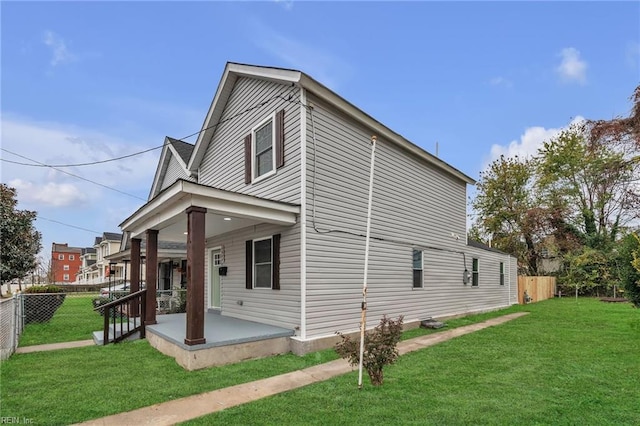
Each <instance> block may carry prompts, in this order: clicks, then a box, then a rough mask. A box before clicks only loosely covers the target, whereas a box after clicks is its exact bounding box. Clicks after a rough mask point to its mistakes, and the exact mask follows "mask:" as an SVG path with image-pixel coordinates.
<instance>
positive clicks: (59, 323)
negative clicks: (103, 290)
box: [19, 294, 103, 346]
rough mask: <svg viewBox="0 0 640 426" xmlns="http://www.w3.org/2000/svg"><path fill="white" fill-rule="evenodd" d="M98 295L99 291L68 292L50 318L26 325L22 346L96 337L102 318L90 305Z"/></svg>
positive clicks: (100, 327) (21, 338)
mask: <svg viewBox="0 0 640 426" xmlns="http://www.w3.org/2000/svg"><path fill="white" fill-rule="evenodd" d="M96 297H98V295H96V294H67V297H66V298H65V300H64V303H63V304H62V306H60V308H59V309H58V310H57V311H56V313H55V314H54V316H53V318H52V319H51V321H49V322H47V323H42V324H27V325H25V327H24V330H23V332H22V336H20V345H19V346H31V345H43V344H46V343H58V342H71V341H74V340H87V339H91V338H93V337H92V335H91V333H93V332H94V331H97V330H102V327H103V318H102V317H101V316H100V314H98V313H97V312H94V311H93V305H92V304H91V301H92V300H93V299H94V298H96Z"/></svg>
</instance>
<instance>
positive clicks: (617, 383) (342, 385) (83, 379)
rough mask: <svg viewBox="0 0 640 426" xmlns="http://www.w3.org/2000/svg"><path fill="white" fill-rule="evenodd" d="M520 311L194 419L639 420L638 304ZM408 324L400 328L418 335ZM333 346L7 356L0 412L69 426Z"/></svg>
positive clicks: (566, 302)
mask: <svg viewBox="0 0 640 426" xmlns="http://www.w3.org/2000/svg"><path fill="white" fill-rule="evenodd" d="M518 310H527V311H531V314H530V315H528V316H526V317H523V318H520V319H517V320H514V321H511V322H509V323H506V324H504V325H501V326H499V327H491V328H489V329H485V330H482V331H479V332H477V333H473V334H470V335H467V336H463V337H460V338H457V339H454V340H451V341H449V342H445V343H442V344H439V345H436V346H434V347H432V348H429V349H425V350H421V351H418V352H415V353H412V354H407V355H404V356H402V357H401V358H400V360H399V361H398V363H397V364H396V365H393V366H390V367H387V369H386V370H385V384H384V386H382V387H381V388H374V387H372V386H370V385H369V383H368V379H367V381H366V382H365V387H364V389H363V390H362V391H358V390H357V386H356V381H357V377H356V375H355V374H347V375H345V376H341V377H337V378H335V379H332V380H329V381H326V382H323V383H318V384H315V385H311V386H307V387H305V388H302V389H298V390H295V391H291V392H288V393H285V394H282V395H277V396H274V397H271V398H267V399H264V400H262V401H257V402H254V403H251V404H247V405H245V406H242V407H237V408H233V409H228V410H225V411H223V412H221V413H218V414H216V415H212V416H207V417H204V418H202V419H198V420H196V421H194V422H192V423H193V424H227V423H230V424H276V423H284V424H308V423H311V424H340V423H349V424H353V423H359V424H387V423H394V424H404V423H409V424H410V423H414V424H429V423H431V424H433V423H437V424H465V423H467V424H469V423H473V424H479V423H485V424H486V423H491V424H521V423H528V424H536V423H540V424H545V423H546V424H548V423H554V424H607V423H608V424H640V414H639V413H638V410H637V406H638V401H640V391H639V390H638V385H637V384H638V383H640V363H639V362H638V354H639V353H640V343H639V342H640V338H639V337H640V310H634V309H632V308H631V307H630V306H629V305H627V304H624V305H621V304H605V303H601V302H598V301H593V300H580V301H579V302H575V301H574V300H573V299H563V300H561V301H558V300H552V301H548V302H542V303H539V304H534V305H527V306H523V307H512V308H510V309H507V310H504V311H502V312H499V313H496V312H494V313H489V314H483V315H476V316H472V317H467V318H460V319H457V320H452V321H448V324H449V327H448V328H452V327H455V326H460V325H465V324H469V323H473V322H479V321H482V320H484V319H487V318H489V317H494V316H498V315H500V314H503V313H506V312H513V311H518ZM424 333H426V331H424V330H412V331H410V332H408V333H407V335H411V336H415V335H418V334H424ZM335 358H336V355H335V353H334V352H333V351H332V350H325V351H322V352H317V353H313V354H309V355H307V356H305V357H297V356H295V355H283V356H276V357H271V358H268V359H263V360H255V361H248V362H243V363H239V364H235V365H231V366H225V367H218V368H209V369H205V370H199V371H192V372H188V371H185V370H183V369H182V368H181V367H179V366H178V365H177V364H176V363H175V361H174V360H173V359H172V358H169V357H166V356H164V355H162V354H160V353H159V352H157V351H156V350H154V349H153V348H151V347H150V346H149V345H148V343H147V342H146V341H144V340H142V341H133V342H125V343H121V344H118V345H109V346H104V347H98V346H95V347H84V348H77V349H68V350H61V351H54V352H40V353H32V354H16V355H13V356H12V357H11V358H10V359H9V360H7V361H4V362H2V364H1V366H0V393H1V394H0V400H1V401H2V402H1V405H0V417H4V416H9V417H21V418H22V417H26V418H30V419H33V422H34V423H38V424H69V423H74V422H79V421H83V420H88V419H92V418H98V417H102V416H106V415H110V414H114V413H118V412H122V411H127V410H132V409H135V408H139V407H143V406H147V405H151V404H154V403H158V402H163V401H168V400H171V399H175V398H180V397H183V396H187V395H193V394H196V393H200V392H206V391H209V390H213V389H218V388H221V387H226V386H231V385H234V384H238V383H244V382H248V381H251V380H256V379H260V378H264V377H269V376H273V375H276V374H281V373H285V372H289V371H293V370H297V369H301V368H305V367H308V366H311V365H315V364H319V363H322V362H326V361H329V360H332V359H335Z"/></svg>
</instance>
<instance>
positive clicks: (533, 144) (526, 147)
mask: <svg viewBox="0 0 640 426" xmlns="http://www.w3.org/2000/svg"><path fill="white" fill-rule="evenodd" d="M581 121H584V118H583V117H581V116H577V117H576V118H574V119H573V120H571V122H570V123H569V124H568V125H567V126H565V127H561V128H550V129H546V128H544V127H540V126H535V127H528V128H526V129H525V131H524V133H523V134H522V135H521V136H520V139H519V140H513V141H511V142H510V143H508V144H506V145H498V144H494V145H492V146H491V153H490V155H489V159H488V161H486V163H485V164H484V166H483V169H486V167H487V166H488V165H489V164H490V163H491V162H493V161H494V160H496V159H498V158H499V157H500V156H501V155H503V156H505V157H507V158H513V157H516V156H517V157H520V158H528V157H532V156H534V155H536V154H537V153H538V149H540V147H542V144H543V143H544V142H545V141H548V140H549V139H551V138H553V137H554V136H556V135H557V134H558V133H560V132H561V131H562V130H563V129H566V128H567V127H569V126H571V125H572V124H575V123H579V122H581Z"/></svg>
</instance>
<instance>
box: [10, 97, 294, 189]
mask: <svg viewBox="0 0 640 426" xmlns="http://www.w3.org/2000/svg"><path fill="white" fill-rule="evenodd" d="M293 90H294V86H293V85H292V86H291V87H290V88H286V89H284V90H282V91H281V92H280V93H278V94H277V95H274V96H272V97H270V98H268V99H266V100H264V101H262V102H260V103H258V104H256V105H253V106H251V107H249V108H247V109H245V110H243V111H240V112H238V113H236V114H234V115H232V116H229V117H226V118H224V119H221V120H220V121H218V122H217V123H214V124H212V125H210V126H207V127H205V128H204V129H202V130H199V131H197V132H194V133H192V134H190V135H188V136H185V137H183V138H181V139H178V140H179V141H181V142H185V141H184V140H183V139H188V138H190V137H192V136H195V135H198V134H200V133H202V132H204V131H206V130H209V129H212V128H214V127H217V126H219V125H220V124H223V123H226V122H228V121H231V120H233V119H235V118H238V117H240V116H242V115H244V114H246V113H248V112H251V111H253V110H255V109H258V108H262V107H263V106H265V105H267V104H269V103H271V102H273V101H274V100H276V99H282V100H284V101H286V102H290V103H296V101H293V100H292V95H291V93H292V92H293ZM287 91H289V96H288V97H286V98H285V97H284V96H283V95H284V93H285V92H287ZM164 145H165V144H163V145H161V146H159V147H154V148H150V149H147V150H145V151H141V152H138V153H133V154H129V155H127V156H123V157H118V158H113V159H109V160H102V161H94V162H91V163H78V164H64V165H50V164H45V163H42V162H40V161H37V160H34V159H32V158H29V157H26V156H24V155H21V154H18V153H15V152H13V151H10V150H8V149H5V148H0V149H1V150H2V151H4V152H7V153H9V154H12V155H15V156H17V157H20V158H24V159H25V160H29V161H32V162H34V163H36V164H29V163H21V162H18V161H11V160H7V159H4V158H1V159H0V160H2V161H4V162H7V163H12V164H19V165H23V166H32V167H48V168H50V169H53V170H57V171H59V172H60V173H64V174H66V175H69V176H72V177H75V178H77V179H80V180H84V181H86V182H89V183H92V184H94V185H98V186H101V187H103V188H106V189H109V190H111V191H115V192H118V193H120V194H123V195H126V196H129V197H133V198H136V199H138V200H142V201H147V199H145V198H141V197H138V196H136V195H133V194H129V193H127V192H124V191H121V190H119V189H116V188H113V187H110V186H108V185H104V184H102V183H99V182H96V181H93V180H91V179H87V178H85V177H82V176H78V175H75V174H73V173H70V172H67V171H65V170H61V169H60V168H59V167H74V166H83V165H95V164H101V163H106V162H109V161H116V160H120V159H122V158H129V157H133V156H135V155H139V154H142V153H144V152H149V151H152V150H154V149H158V148H162V147H164Z"/></svg>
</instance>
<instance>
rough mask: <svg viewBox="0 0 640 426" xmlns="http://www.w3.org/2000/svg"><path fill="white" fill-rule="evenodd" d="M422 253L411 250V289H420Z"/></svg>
mask: <svg viewBox="0 0 640 426" xmlns="http://www.w3.org/2000/svg"><path fill="white" fill-rule="evenodd" d="M422 270H423V263H422V251H420V250H413V288H422Z"/></svg>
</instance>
